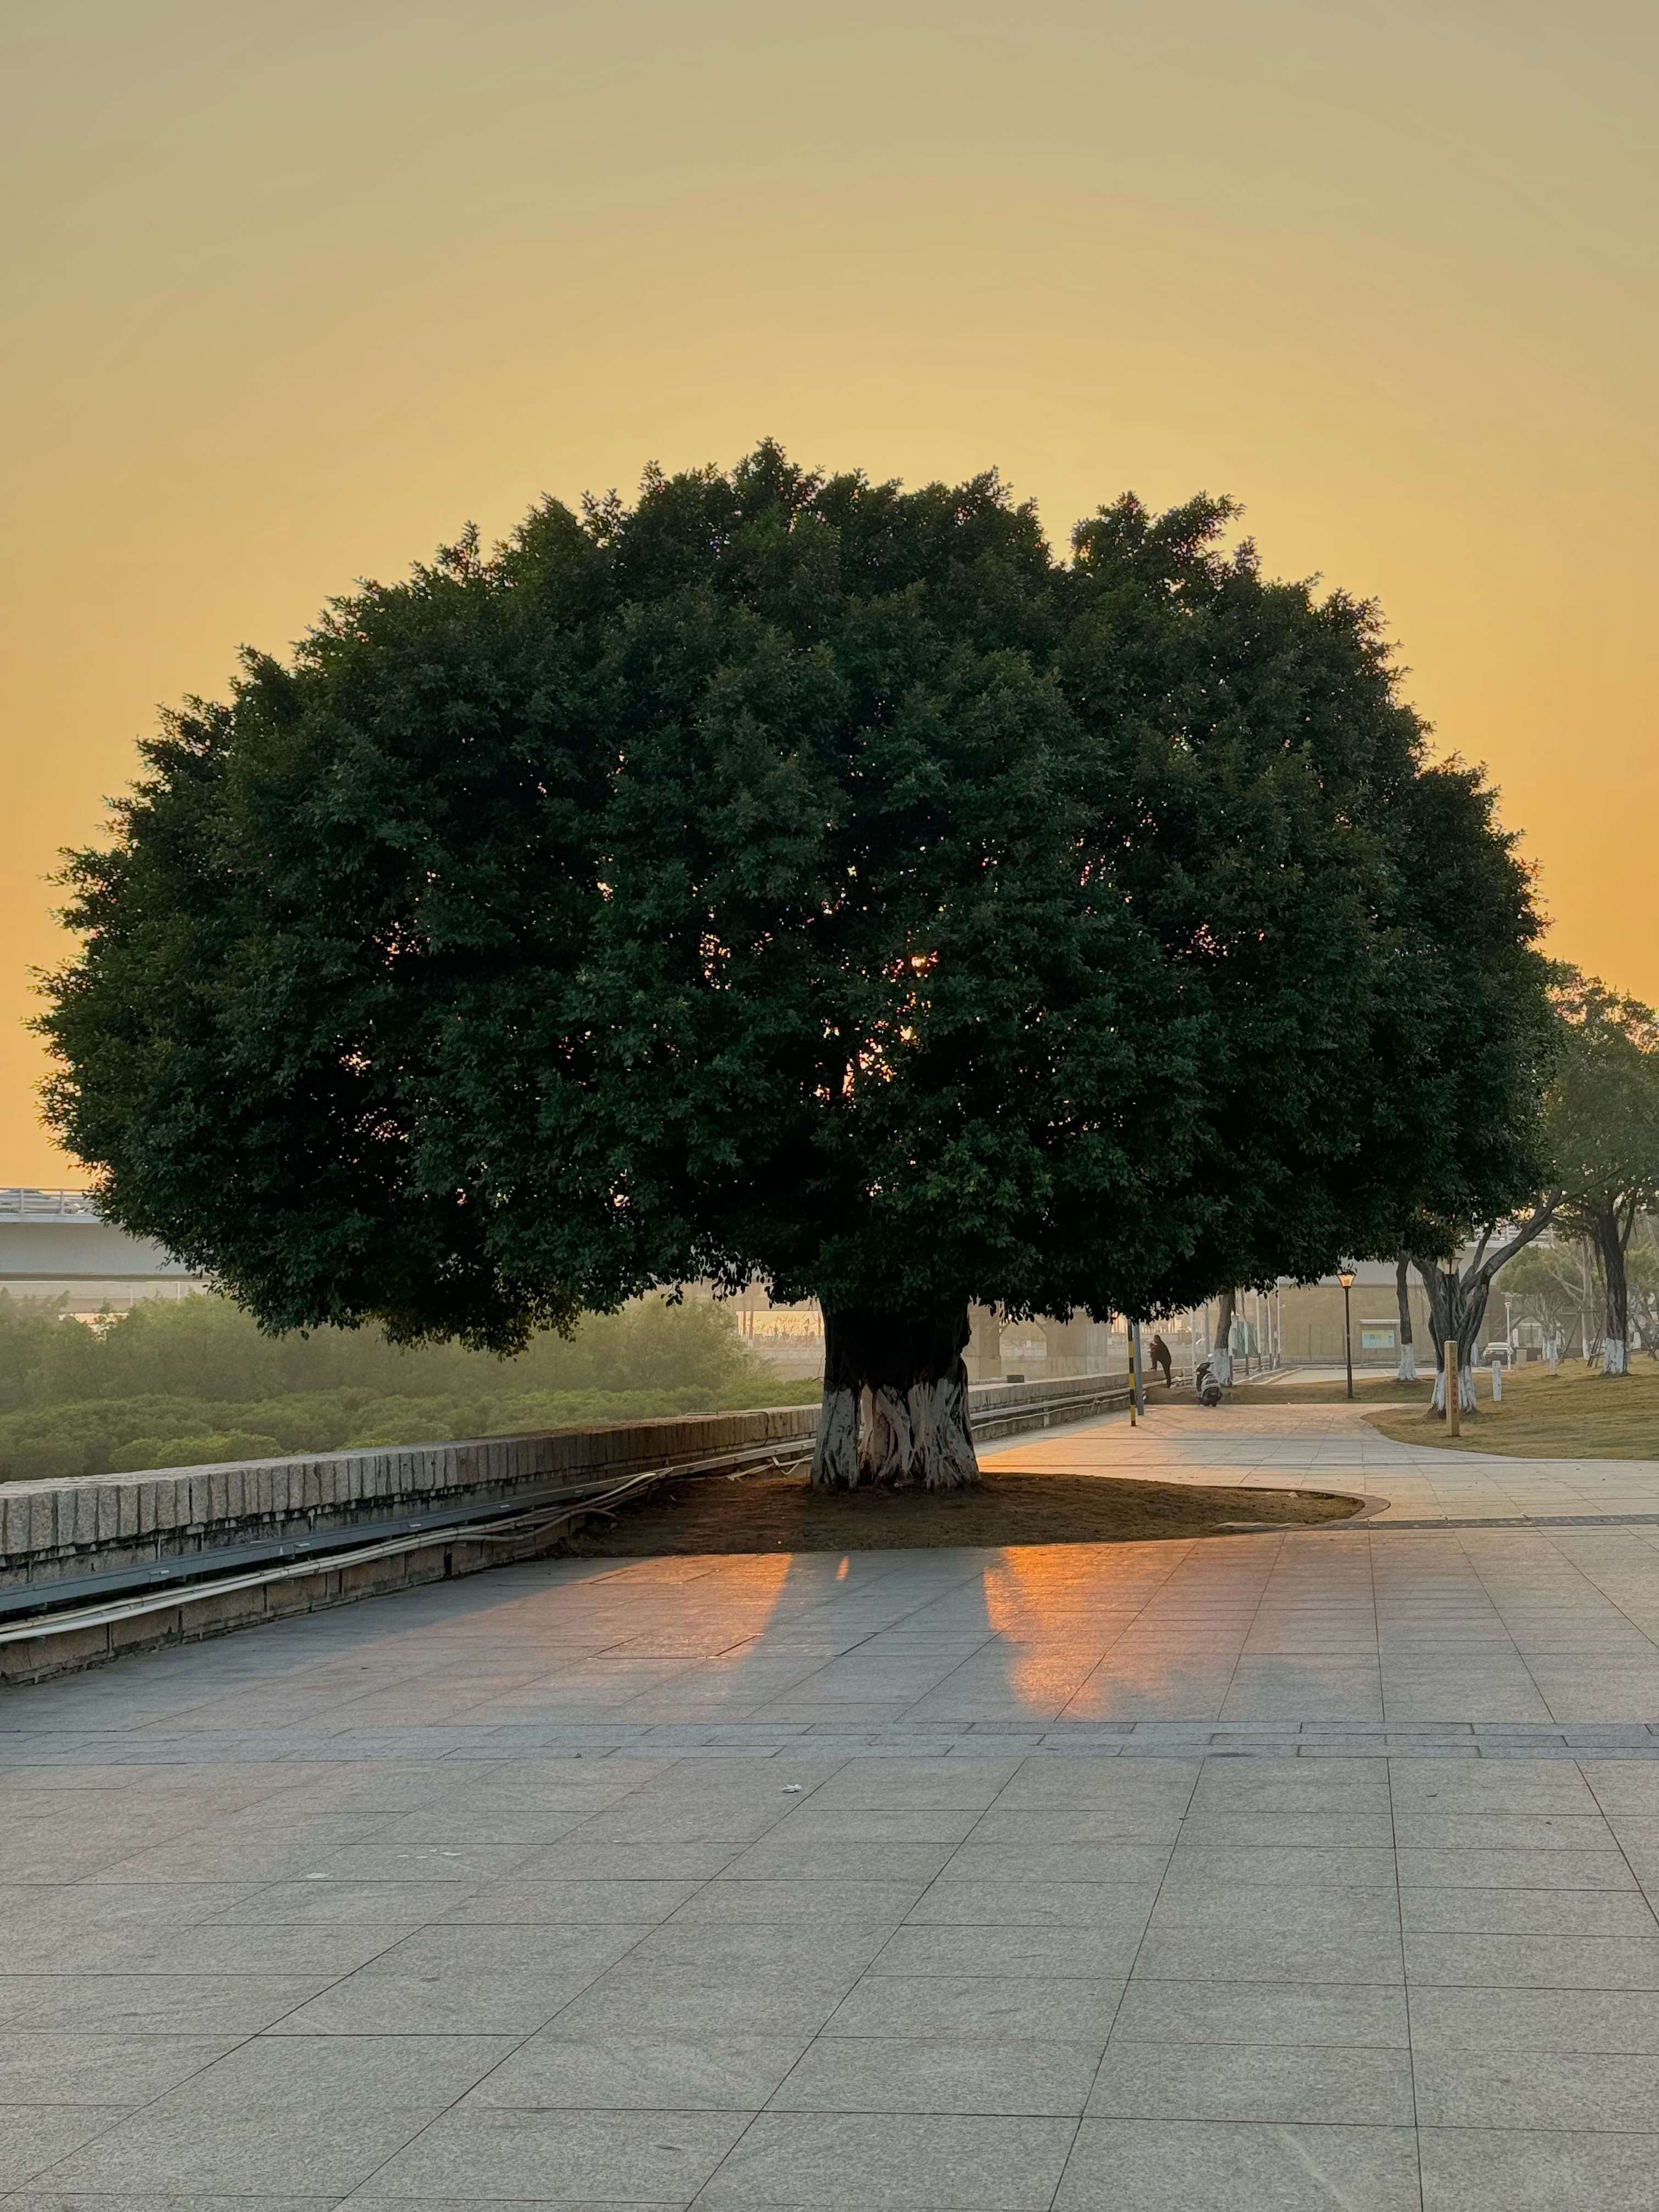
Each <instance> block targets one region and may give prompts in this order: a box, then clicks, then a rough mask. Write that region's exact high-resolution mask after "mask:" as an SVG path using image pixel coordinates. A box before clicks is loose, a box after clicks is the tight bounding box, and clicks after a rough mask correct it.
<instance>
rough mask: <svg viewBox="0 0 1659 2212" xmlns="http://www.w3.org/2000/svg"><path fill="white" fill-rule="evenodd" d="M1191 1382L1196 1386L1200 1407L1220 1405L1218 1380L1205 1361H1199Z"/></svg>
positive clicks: (1219, 1383) (1219, 1384)
mask: <svg viewBox="0 0 1659 2212" xmlns="http://www.w3.org/2000/svg"><path fill="white" fill-rule="evenodd" d="M1193 1380H1194V1383H1196V1384H1197V1385H1198V1399H1199V1403H1200V1405H1201V1406H1218V1405H1219V1404H1220V1403H1221V1382H1220V1378H1219V1377H1218V1376H1217V1375H1216V1373H1215V1371H1214V1370H1213V1369H1212V1367H1211V1365H1210V1363H1209V1361H1208V1360H1207V1359H1200V1361H1199V1363H1198V1372H1197V1374H1196V1375H1195V1376H1194V1377H1193Z"/></svg>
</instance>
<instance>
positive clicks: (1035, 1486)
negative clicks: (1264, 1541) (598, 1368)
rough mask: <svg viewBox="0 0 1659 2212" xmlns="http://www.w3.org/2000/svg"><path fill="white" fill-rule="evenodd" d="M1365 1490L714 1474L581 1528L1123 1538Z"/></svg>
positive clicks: (673, 1537) (635, 1546)
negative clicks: (842, 1486)
mask: <svg viewBox="0 0 1659 2212" xmlns="http://www.w3.org/2000/svg"><path fill="white" fill-rule="evenodd" d="M1363 1503H1364V1500H1363V1499H1361V1498H1352V1497H1347V1496H1340V1495H1335V1494H1333V1493H1332V1492H1328V1491H1307V1490H1302V1491H1296V1490H1225V1489H1220V1488H1214V1489H1211V1488H1202V1489H1200V1488H1199V1487H1197V1486H1194V1485H1192V1484H1189V1483H1184V1482H1126V1481H1120V1480H1117V1479H1116V1478H1115V1476H1109V1475H1079V1474H987V1475H986V1476H985V1477H984V1479H983V1480H981V1482H980V1483H979V1485H978V1486H977V1487H976V1488H975V1489H972V1490H957V1491H945V1492H940V1493H939V1494H937V1495H934V1494H932V1493H930V1492H926V1491H919V1490H850V1491H849V1490H840V1491H837V1490H814V1489H813V1488H812V1486H811V1484H810V1483H809V1482H808V1481H807V1480H806V1478H805V1475H804V1474H757V1475H740V1476H732V1475H712V1476H710V1475H703V1476H698V1477H696V1478H693V1479H691V1480H684V1481H681V1482H678V1483H676V1484H675V1485H674V1486H672V1487H671V1489H667V1490H659V1491H658V1492H656V1493H655V1495H654V1496H653V1497H652V1498H649V1499H648V1500H647V1501H646V1503H644V1504H641V1505H633V1506H626V1507H624V1508H623V1510H622V1511H621V1512H620V1513H619V1514H618V1516H617V1519H616V1520H615V1522H611V1523H610V1524H608V1525H607V1524H605V1523H604V1522H590V1523H589V1524H588V1526H587V1527H586V1528H579V1529H577V1530H575V1531H574V1533H573V1534H572V1535H571V1537H570V1540H569V1546H568V1548H569V1549H570V1550H571V1551H572V1552H575V1553H581V1554H582V1555H584V1556H586V1557H587V1558H589V1559H638V1558H641V1557H644V1556H647V1555H650V1554H653V1553H673V1552H680V1553H689V1552H874V1551H888V1550H898V1549H902V1548H903V1547H907V1546H913V1545H914V1546H922V1545H935V1544H969V1545H976V1546H980V1545H982V1546H985V1547H997V1546H1000V1545H1003V1544H1118V1543H1129V1542H1137V1541H1139V1542H1146V1541H1155V1540H1157V1539H1158V1538H1159V1537H1167V1536H1222V1535H1229V1534H1237V1533H1239V1532H1240V1530H1241V1528H1261V1527H1263V1526H1267V1527H1271V1528H1310V1527H1313V1526H1316V1524H1317V1523H1318V1522H1322V1521H1341V1520H1346V1518H1347V1517H1348V1516H1350V1515H1351V1514H1354V1513H1357V1512H1358V1510H1359V1509H1360V1507H1361V1505H1362V1504H1363Z"/></svg>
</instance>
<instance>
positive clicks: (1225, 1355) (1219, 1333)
mask: <svg viewBox="0 0 1659 2212" xmlns="http://www.w3.org/2000/svg"><path fill="white" fill-rule="evenodd" d="M1235 1303H1236V1293H1235V1292H1234V1291H1223V1292H1222V1293H1221V1297H1220V1298H1219V1300H1218V1303H1217V1305H1216V1310H1215V1335H1214V1337H1213V1338H1212V1340H1211V1344H1210V1372H1211V1374H1212V1375H1213V1376H1214V1377H1215V1379H1216V1381H1217V1382H1218V1383H1231V1381H1232V1379H1233V1310H1234V1305H1235Z"/></svg>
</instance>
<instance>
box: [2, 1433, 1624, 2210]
mask: <svg viewBox="0 0 1659 2212" xmlns="http://www.w3.org/2000/svg"><path fill="white" fill-rule="evenodd" d="M1264 1399H1265V1394H1264ZM986 1456H987V1460H990V1461H993V1462H994V1463H997V1464H1000V1465H1005V1466H1008V1465H1028V1466H1052V1467H1054V1468H1068V1469H1079V1470H1083V1469H1094V1470H1097V1471H1099V1472H1102V1473H1125V1474H1127V1473H1133V1474H1139V1475H1154V1474H1156V1475H1159V1476H1162V1477H1164V1478H1166V1479H1171V1480H1194V1481H1215V1480H1239V1481H1243V1482H1246V1483H1249V1484H1251V1485H1275V1484H1277V1485H1279V1486H1285V1487H1297V1486H1300V1485H1303V1484H1306V1485H1308V1486H1335V1487H1342V1488H1352V1489H1354V1490H1356V1491H1360V1492H1364V1494H1365V1495H1366V1496H1367V1497H1368V1498H1370V1499H1372V1500H1380V1499H1386V1500H1387V1501H1388V1504H1387V1507H1386V1510H1379V1511H1377V1512H1376V1513H1375V1514H1374V1515H1373V1516H1372V1517H1371V1518H1370V1519H1369V1520H1367V1521H1365V1522H1363V1523H1360V1524H1358V1525H1357V1526H1355V1527H1352V1528H1336V1529H1324V1530H1318V1529H1313V1530H1298V1531H1296V1532H1294V1533H1290V1534H1277V1533H1275V1534H1245V1535H1238V1536H1230V1537H1224V1538H1216V1539H1211V1540H1208V1541H1198V1542H1194V1541H1173V1542H1166V1543H1156V1544H1150V1543H1149V1544H1125V1545H1115V1546H1069V1547H1043V1548H1028V1549H1016V1550H1009V1551H1003V1552H966V1551H943V1550H942V1551H933V1552H890V1553H867V1552H866V1553H852V1554H850V1555H848V1557H845V1558H837V1557H836V1556H834V1555H825V1554H815V1555H810V1556H783V1555H779V1556H764V1555H763V1556H751V1557H747V1558H740V1559H659V1560H616V1561H612V1560H570V1559H567V1560H551V1561H548V1562H545V1563H543V1564H539V1565H525V1566H519V1567H513V1568H510V1569H503V1570H501V1571H497V1572H495V1573H492V1574H488V1575H483V1576H479V1577H474V1578H472V1579H470V1580H466V1581H461V1582H455V1583H441V1584H433V1585H428V1586H425V1587H423V1588H421V1589H416V1590H412V1591H410V1592H408V1593H406V1594H404V1595H399V1596H395V1597H387V1598H381V1599H377V1600H374V1601H368V1602H365V1603H362V1604H360V1605H357V1606H354V1607H346V1608H343V1609H341V1610H339V1611H336V1612H332V1613H320V1614H316V1615H313V1616H310V1617H308V1618H306V1619H301V1620H293V1621H289V1622H287V1623H283V1624H282V1625H279V1626H273V1627H270V1628H267V1629H264V1630H260V1631H257V1632H252V1633H247V1634H244V1635H240V1636H237V1637H234V1638H228V1639H226V1640H223V1641H221V1642H217V1643H211V1644H198V1645H195V1646H191V1647H188V1648H185V1649H180V1650H172V1651H167V1652H162V1653H158V1654H155V1655H153V1656H147V1657H139V1658H132V1659H128V1660H125V1661H123V1662H120V1663H119V1664H118V1665H116V1666H113V1667H112V1668H106V1669H104V1670H101V1671H100V1672H97V1673H90V1674H81V1675H77V1676H74V1677H70V1678H67V1679H65V1680H63V1681H61V1682H58V1683H47V1684H44V1685H41V1686H38V1687H35V1688H32V1689H22V1690H13V1691H10V1692H5V1693H4V1694H3V1696H0V1844H3V1865H0V1927H3V1933H4V1941H3V1956H0V2204H3V2205H5V2206H8V2207H10V2208H13V2212H17V2208H28V2209H29V2212H48V2208H51V2209H52V2212H69V2208H74V2212H163V2208H167V2209H168V2212H185V2208H190V2212H207V2208H209V2207H212V2208H215V2212H229V2208H231V2207H233V2206H234V2207H238V2208H244V2209H245V2212H301V2208H302V2207H303V2208H306V2212H316V2208H319V2207H324V2206H333V2205H338V2204H349V2205H350V2206H352V2207H354V2208H356V2212H394V2208H402V2212H407V2208H410V2207H413V2206H423V2207H426V2208H428V2212H436V2209H437V2208H446V2212H461V2208H463V2207H465V2208H470V2212H480V2208H486V2207H487V2208H490V2212H507V2208H508V2207H513V2208H516V2212H525V2208H534V2207H538V2206H541V2207H552V2206H558V2207H561V2208H567V2212H568V2208H571V2207H574V2206H591V2207H599V2206H605V2207H606V2208H610V2212H618V2208H625V2207H629V2206H635V2207H641V2208H646V2207H649V2208H653V2212H665V2208H678V2207H686V2206H690V2205H693V2204H695V2205H696V2206H697V2207H698V2208H699V2212H704V2208H706V2212H783V2208H789V2207H799V2208H807V2212H830V2209H831V2208H836V2212H841V2208H845V2212H857V2208H870V2212H1050V2208H1053V2212H1304V2208H1305V2209H1306V2212H1316V2208H1317V2212H1330V2208H1340V2212H1407V2208H1419V2207H1425V2208H1427V2212H1543V2208H1550V2212H1555V2208H1560V2212H1638V2208H1640V2212H1651V2208H1656V2207H1659V1923H1656V1919H1655V1917H1654V1913H1653V1911H1652V1910H1651V1908H1650V1902H1649V1899H1650V1897H1655V1898H1659V1462H1645V1463H1641V1464H1632V1463H1630V1462H1625V1463H1614V1462H1590V1463H1586V1464H1584V1465H1582V1466H1581V1465H1565V1464H1559V1463H1557V1464H1543V1463H1532V1462H1523V1461H1514V1460H1504V1461H1498V1460H1483V1459H1481V1458H1480V1457H1478V1456H1474V1455H1462V1456H1460V1455H1451V1454H1437V1453H1435V1452H1433V1451H1432V1450H1431V1449H1410V1448H1407V1447H1404V1446H1401V1445H1396V1444H1393V1443H1389V1442H1388V1441H1387V1440H1385V1439H1383V1438H1382V1437H1379V1436H1378V1435H1377V1434H1376V1431H1373V1430H1371V1429H1370V1428H1368V1427H1366V1426H1365V1425H1364V1424H1363V1423H1361V1422H1359V1421H1358V1419H1356V1417H1355V1415H1354V1413H1352V1411H1351V1410H1350V1409H1349V1408H1347V1407H1343V1406H1337V1407H1329V1408H1326V1407H1320V1408H1313V1407H1287V1406H1282V1405H1281V1406H1277V1407H1275V1406H1272V1405H1269V1404H1267V1403H1265V1402H1263V1401H1261V1400H1258V1399H1256V1398H1255V1396H1254V1395H1248V1394H1241V1395H1240V1399H1239V1401H1237V1402H1236V1403H1235V1404H1233V1405H1231V1406H1230V1407H1227V1408H1225V1409H1223V1410H1222V1411H1221V1412H1220V1413H1218V1414H1216V1415H1213V1416H1209V1415H1206V1414H1205V1413H1202V1412H1201V1411H1200V1410H1199V1409H1197V1408H1195V1407H1192V1406H1191V1405H1190V1403H1188V1404H1187V1405H1184V1406H1183V1405H1180V1404H1169V1405H1163V1406H1158V1407H1155V1409H1154V1411H1153V1413H1152V1418H1151V1419H1149V1420H1148V1421H1147V1422H1146V1423H1145V1424H1144V1425H1142V1426H1140V1427H1139V1428H1138V1429H1135V1430H1133V1431H1131V1430H1130V1428H1129V1427H1128V1425H1127V1421H1126V1420H1125V1419H1123V1418H1122V1417H1114V1418H1113V1419H1109V1420H1106V1421H1102V1422H1099V1423H1097V1424H1095V1425H1091V1426H1090V1427H1088V1428H1086V1429H1081V1430H1077V1431H1070V1432H1060V1431H1055V1432H1051V1433H1049V1434H1048V1435H1046V1436H1044V1437H1040V1438H1037V1439H1035V1440H1025V1441H1022V1442H1019V1443H1012V1444H1010V1445H1007V1446H1006V1447H1003V1448H1000V1449H994V1450H992V1451H988V1452H987V1455H986ZM1528 1522H1530V1523H1531V1525H1523V1524H1525V1523H1528Z"/></svg>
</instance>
